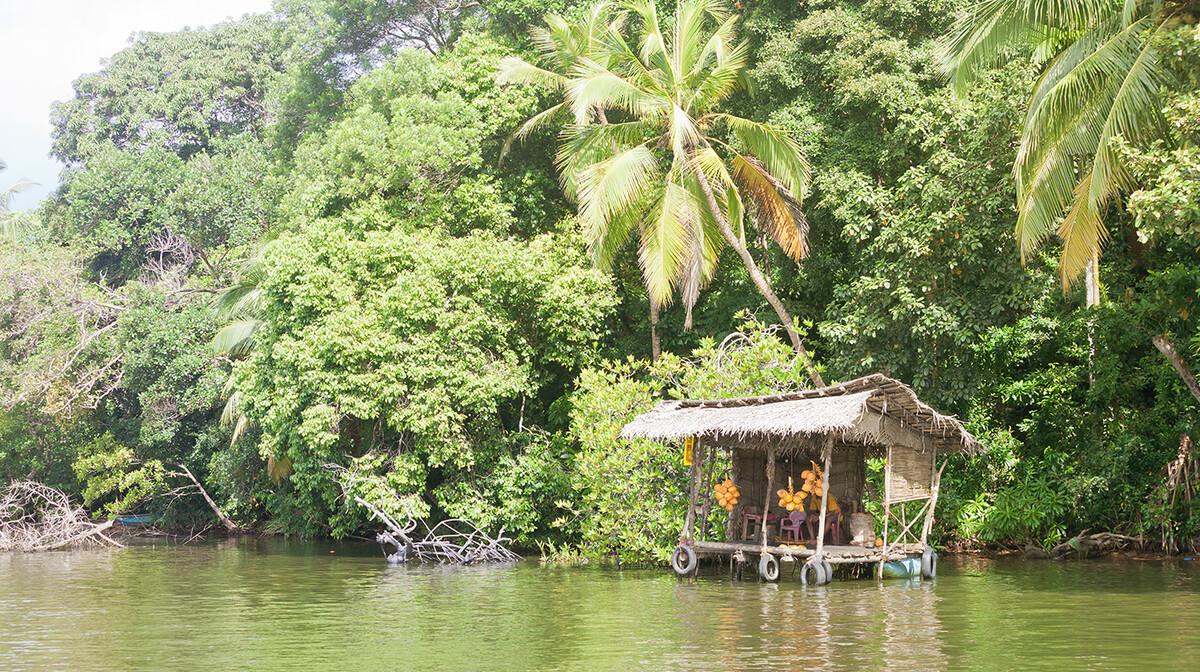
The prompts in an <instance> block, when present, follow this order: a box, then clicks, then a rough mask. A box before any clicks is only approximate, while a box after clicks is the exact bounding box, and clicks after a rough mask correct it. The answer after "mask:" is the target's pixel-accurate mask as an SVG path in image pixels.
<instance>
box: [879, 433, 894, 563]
mask: <svg viewBox="0 0 1200 672" xmlns="http://www.w3.org/2000/svg"><path fill="white" fill-rule="evenodd" d="M891 490H892V447H891V446H888V452H887V463H886V464H885V465H884V472H883V546H882V550H883V553H882V554H881V555H880V556H879V580H880V581H882V580H883V563H885V562H887V555H888V522H889V521H890V520H891V518H892V492H891Z"/></svg>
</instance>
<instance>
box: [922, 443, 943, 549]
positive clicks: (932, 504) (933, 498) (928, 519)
mask: <svg viewBox="0 0 1200 672" xmlns="http://www.w3.org/2000/svg"><path fill="white" fill-rule="evenodd" d="M934 464H937V453H934ZM945 468H946V462H945V461H943V462H942V466H941V467H940V468H939V469H938V470H937V471H935V472H933V483H932V484H931V486H930V493H929V511H928V512H927V513H926V514H925V524H924V525H923V526H922V527H921V545H922V546H928V545H929V533H930V532H931V531H932V530H933V510H934V509H935V508H936V507H937V500H938V491H939V490H941V487H942V469H945Z"/></svg>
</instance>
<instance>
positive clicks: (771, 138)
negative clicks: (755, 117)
mask: <svg viewBox="0 0 1200 672" xmlns="http://www.w3.org/2000/svg"><path fill="white" fill-rule="evenodd" d="M714 116H715V117H717V118H719V119H722V120H724V121H725V122H726V123H728V124H729V129H730V130H731V131H732V132H733V134H734V136H736V137H737V139H738V140H739V141H740V142H741V143H742V145H743V146H744V147H745V148H746V151H747V152H748V153H749V154H750V155H752V156H754V157H755V158H757V159H758V160H759V161H760V162H761V163H762V165H763V166H764V167H765V168H766V169H767V172H769V173H770V174H771V175H772V176H773V177H774V178H775V179H776V180H778V181H779V183H780V184H782V185H783V186H784V187H785V188H786V189H787V190H788V191H790V192H791V193H792V196H793V197H794V198H795V199H796V200H797V201H800V200H801V199H802V198H803V196H804V193H805V192H806V191H808V184H809V181H810V180H811V179H812V171H811V169H810V168H809V165H808V161H806V160H805V159H804V151H803V150H802V149H800V146H799V145H798V144H796V141H795V140H794V139H793V138H792V137H791V136H790V135H788V134H786V133H784V132H782V131H780V130H779V129H776V128H775V127H773V126H770V125H768V124H760V123H758V122H756V121H750V120H749V119H743V118H741V117H735V116H733V115H731V114H718V115H714Z"/></svg>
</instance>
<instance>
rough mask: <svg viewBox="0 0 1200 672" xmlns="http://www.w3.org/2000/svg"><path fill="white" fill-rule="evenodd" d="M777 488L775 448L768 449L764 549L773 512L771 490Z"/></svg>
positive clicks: (763, 523) (763, 534) (763, 527)
mask: <svg viewBox="0 0 1200 672" xmlns="http://www.w3.org/2000/svg"><path fill="white" fill-rule="evenodd" d="M774 487H775V446H771V447H770V448H768V449H767V496H766V498H765V499H764V500H763V508H762V524H761V525H760V527H761V528H762V529H761V530H759V532H760V533H761V534H762V546H763V549H766V547H767V512H768V511H770V510H771V494H772V493H771V490H772V489H773V488H774Z"/></svg>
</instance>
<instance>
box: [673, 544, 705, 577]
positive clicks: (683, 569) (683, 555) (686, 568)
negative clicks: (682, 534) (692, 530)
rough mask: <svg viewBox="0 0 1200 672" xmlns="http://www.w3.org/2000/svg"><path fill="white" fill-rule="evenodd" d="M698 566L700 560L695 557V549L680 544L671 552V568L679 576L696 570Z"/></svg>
mask: <svg viewBox="0 0 1200 672" xmlns="http://www.w3.org/2000/svg"><path fill="white" fill-rule="evenodd" d="M699 566H700V560H699V558H697V557H696V551H695V550H694V549H693V548H692V547H691V546H684V545H683V544H680V545H679V547H678V548H676V549H675V551H674V552H673V553H671V569H673V570H675V573H676V574H678V575H679V576H687V575H688V574H691V573H692V572H694V571H696V568H697V567H699Z"/></svg>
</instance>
